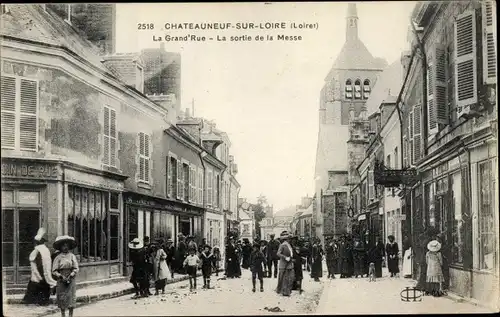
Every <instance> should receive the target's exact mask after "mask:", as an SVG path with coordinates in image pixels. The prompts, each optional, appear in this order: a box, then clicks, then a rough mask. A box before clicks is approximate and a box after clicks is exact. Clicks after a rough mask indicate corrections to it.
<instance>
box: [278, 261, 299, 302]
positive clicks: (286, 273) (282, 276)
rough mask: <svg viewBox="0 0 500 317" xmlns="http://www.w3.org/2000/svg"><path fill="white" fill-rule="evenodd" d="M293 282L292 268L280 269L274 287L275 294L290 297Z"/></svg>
mask: <svg viewBox="0 0 500 317" xmlns="http://www.w3.org/2000/svg"><path fill="white" fill-rule="evenodd" d="M294 282H295V274H294V270H293V268H292V269H280V270H279V272H278V286H277V287H276V293H278V294H281V295H283V296H290V294H291V293H292V288H293V283H294Z"/></svg>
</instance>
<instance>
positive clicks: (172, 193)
mask: <svg viewBox="0 0 500 317" xmlns="http://www.w3.org/2000/svg"><path fill="white" fill-rule="evenodd" d="M177 188H178V186H177V159H176V158H175V157H172V156H169V157H168V158H167V196H168V197H170V198H176V197H177Z"/></svg>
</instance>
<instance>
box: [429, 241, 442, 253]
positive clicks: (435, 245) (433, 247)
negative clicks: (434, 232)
mask: <svg viewBox="0 0 500 317" xmlns="http://www.w3.org/2000/svg"><path fill="white" fill-rule="evenodd" d="M427 249H428V250H429V251H432V252H438V251H439V250H441V243H439V241H437V240H432V241H431V242H429V243H428V244H427Z"/></svg>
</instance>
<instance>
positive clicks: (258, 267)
mask: <svg viewBox="0 0 500 317" xmlns="http://www.w3.org/2000/svg"><path fill="white" fill-rule="evenodd" d="M265 267H266V257H265V255H264V253H263V252H262V251H261V247H260V245H259V244H257V243H255V244H254V245H253V249H252V253H251V254H250V271H251V272H252V292H254V293H255V284H256V279H257V278H258V279H259V283H260V291H261V292H263V291H264V269H265Z"/></svg>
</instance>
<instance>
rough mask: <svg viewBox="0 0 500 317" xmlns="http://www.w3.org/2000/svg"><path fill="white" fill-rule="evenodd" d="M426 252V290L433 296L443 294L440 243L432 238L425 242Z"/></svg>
mask: <svg viewBox="0 0 500 317" xmlns="http://www.w3.org/2000/svg"><path fill="white" fill-rule="evenodd" d="M427 250H429V251H427V254H426V255H425V261H426V263H427V275H426V279H427V287H426V290H427V291H428V292H429V293H430V294H431V295H433V296H441V295H443V290H442V284H443V281H444V276H443V269H442V267H443V257H442V255H441V252H440V250H441V243H440V242H439V241H437V240H432V241H430V242H429V243H428V244H427Z"/></svg>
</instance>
